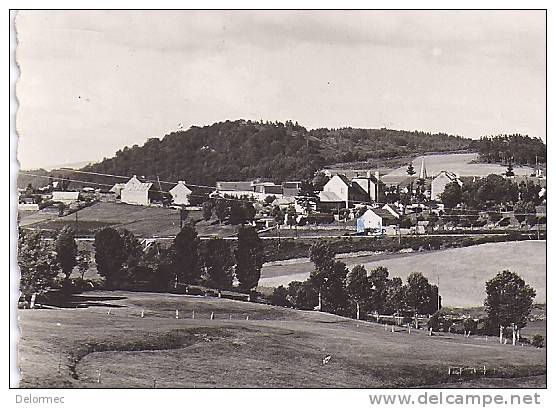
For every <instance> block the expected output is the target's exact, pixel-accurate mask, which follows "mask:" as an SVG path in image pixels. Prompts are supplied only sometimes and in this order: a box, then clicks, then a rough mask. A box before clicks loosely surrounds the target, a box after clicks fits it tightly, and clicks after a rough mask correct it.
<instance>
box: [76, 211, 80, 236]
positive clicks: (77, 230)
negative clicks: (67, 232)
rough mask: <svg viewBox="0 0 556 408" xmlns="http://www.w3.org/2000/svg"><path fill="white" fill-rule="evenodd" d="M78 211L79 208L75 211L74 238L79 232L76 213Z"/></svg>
mask: <svg viewBox="0 0 556 408" xmlns="http://www.w3.org/2000/svg"><path fill="white" fill-rule="evenodd" d="M78 212H79V210H77V211H76V212H75V237H76V238H77V235H78V233H79V218H78V215H77V213H78Z"/></svg>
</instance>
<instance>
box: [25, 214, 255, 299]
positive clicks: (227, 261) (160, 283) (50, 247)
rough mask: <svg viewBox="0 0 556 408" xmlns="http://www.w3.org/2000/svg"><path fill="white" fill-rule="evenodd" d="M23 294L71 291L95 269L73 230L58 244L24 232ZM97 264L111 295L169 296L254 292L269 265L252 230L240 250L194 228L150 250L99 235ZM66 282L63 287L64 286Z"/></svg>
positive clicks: (125, 237)
mask: <svg viewBox="0 0 556 408" xmlns="http://www.w3.org/2000/svg"><path fill="white" fill-rule="evenodd" d="M18 247H19V248H18V262H19V266H20V271H21V291H22V292H23V294H24V295H25V296H26V297H29V296H31V295H33V294H41V293H44V292H46V291H48V290H49V289H51V288H52V287H54V286H57V285H58V284H60V283H61V285H62V287H67V288H68V289H69V288H70V287H71V285H72V280H71V275H72V272H73V271H74V269H75V268H76V267H77V268H78V270H79V271H80V273H81V279H83V276H84V273H85V271H87V270H88V269H89V266H90V254H89V251H87V250H85V249H83V250H78V246H77V243H76V240H75V233H74V230H73V229H72V228H71V227H65V228H64V229H62V230H61V231H60V233H59V234H58V236H57V238H56V240H55V241H54V243H53V242H52V241H48V240H45V239H44V238H43V237H42V236H41V233H40V231H29V230H23V229H21V230H20V232H19V241H18ZM94 248H95V258H94V260H95V263H96V267H97V271H98V274H99V275H100V276H102V277H103V278H104V282H105V286H106V287H107V288H109V289H115V288H130V287H137V286H141V287H148V288H150V289H155V290H169V289H172V288H174V289H175V288H177V287H178V286H185V287H187V286H188V285H193V284H198V283H202V284H205V285H206V286H209V287H212V288H215V289H220V290H222V289H230V288H232V286H233V284H234V279H237V281H238V283H239V289H240V290H242V291H245V292H249V291H251V290H252V289H253V288H255V287H256V286H257V284H258V282H259V278H260V274H261V268H262V265H263V262H264V250H263V245H262V241H261V240H260V238H259V236H258V235H257V232H256V231H255V229H253V228H252V227H241V228H240V230H239V233H238V240H237V245H236V246H235V248H233V247H232V245H230V243H229V242H228V241H225V240H223V239H221V238H212V239H210V240H207V241H203V242H201V241H200V239H199V237H198V236H197V232H196V231H195V228H194V227H193V226H192V225H189V224H188V225H186V226H185V227H184V228H183V229H182V230H181V231H180V233H179V234H178V235H177V236H176V237H175V238H174V240H173V242H172V243H171V245H170V246H168V247H163V246H162V245H160V244H158V243H156V242H155V243H152V244H151V245H150V246H148V248H146V249H145V250H144V249H143V246H142V245H141V243H140V241H139V240H138V239H137V237H135V236H134V235H133V233H131V232H130V231H128V230H125V229H121V230H115V229H113V228H110V227H108V228H104V229H102V230H99V231H98V232H97V233H96V234H95V241H94ZM60 280H61V282H60Z"/></svg>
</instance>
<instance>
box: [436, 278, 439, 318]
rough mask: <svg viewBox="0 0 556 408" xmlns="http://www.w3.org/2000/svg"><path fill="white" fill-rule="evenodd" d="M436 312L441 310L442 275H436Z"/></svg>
mask: <svg viewBox="0 0 556 408" xmlns="http://www.w3.org/2000/svg"><path fill="white" fill-rule="evenodd" d="M436 290H437V292H436V310H440V275H436Z"/></svg>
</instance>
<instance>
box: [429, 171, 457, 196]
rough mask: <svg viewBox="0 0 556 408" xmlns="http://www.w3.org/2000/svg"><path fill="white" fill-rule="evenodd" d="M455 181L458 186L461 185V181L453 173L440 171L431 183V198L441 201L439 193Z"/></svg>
mask: <svg viewBox="0 0 556 408" xmlns="http://www.w3.org/2000/svg"><path fill="white" fill-rule="evenodd" d="M453 182H456V183H458V184H459V186H460V187H461V186H463V182H462V181H461V180H460V179H459V177H458V176H457V175H456V174H455V173H451V172H449V171H441V172H440V173H439V174H438V175H437V176H436V177H435V178H434V179H433V180H432V183H431V200H436V201H441V199H440V195H441V194H442V193H443V192H444V190H445V189H446V186H447V185H448V184H450V183H453Z"/></svg>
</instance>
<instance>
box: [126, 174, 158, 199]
mask: <svg viewBox="0 0 556 408" xmlns="http://www.w3.org/2000/svg"><path fill="white" fill-rule="evenodd" d="M152 186H153V183H143V182H142V181H140V180H139V179H138V178H137V176H133V177H132V178H131V179H129V181H128V182H127V183H125V186H124V188H123V189H122V190H121V201H122V203H126V204H133V205H150V203H151V200H150V198H149V190H150V189H151V187H152Z"/></svg>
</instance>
